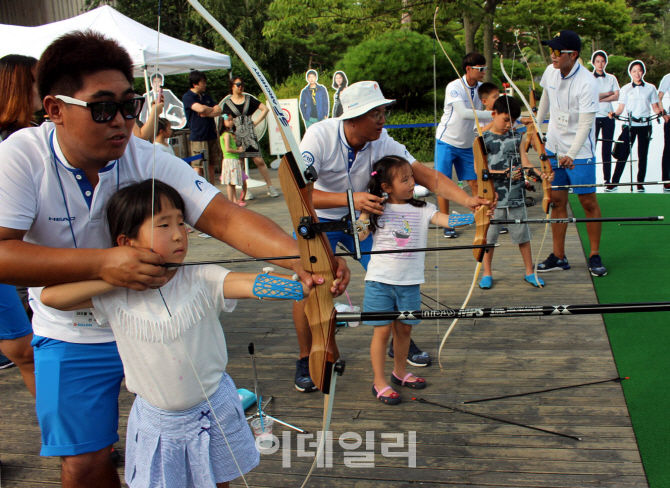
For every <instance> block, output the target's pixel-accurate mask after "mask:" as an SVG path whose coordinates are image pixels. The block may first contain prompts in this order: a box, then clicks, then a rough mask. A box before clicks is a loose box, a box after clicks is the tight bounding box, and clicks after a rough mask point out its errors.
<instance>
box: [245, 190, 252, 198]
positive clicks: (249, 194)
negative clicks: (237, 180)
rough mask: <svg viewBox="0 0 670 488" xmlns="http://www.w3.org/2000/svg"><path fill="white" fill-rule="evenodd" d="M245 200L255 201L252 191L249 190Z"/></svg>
mask: <svg viewBox="0 0 670 488" xmlns="http://www.w3.org/2000/svg"><path fill="white" fill-rule="evenodd" d="M244 199H245V200H253V199H254V194H253V193H251V190H247V194H246V195H245V196H244Z"/></svg>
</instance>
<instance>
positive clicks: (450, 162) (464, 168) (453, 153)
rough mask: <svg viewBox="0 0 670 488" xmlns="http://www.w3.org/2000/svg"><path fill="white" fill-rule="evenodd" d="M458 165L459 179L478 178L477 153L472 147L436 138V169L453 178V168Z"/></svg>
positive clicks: (457, 173)
mask: <svg viewBox="0 0 670 488" xmlns="http://www.w3.org/2000/svg"><path fill="white" fill-rule="evenodd" d="M452 166H455V167H456V176H458V181H468V180H476V179H477V173H475V155H474V153H473V152H472V148H471V147H470V148H460V147H454V146H452V145H451V144H447V143H446V142H442V141H440V140H437V139H436V140H435V169H436V170H437V171H439V172H440V173H442V174H443V175H444V176H446V177H447V178H449V179H450V180H453V178H452V177H451V175H452V173H451V168H452Z"/></svg>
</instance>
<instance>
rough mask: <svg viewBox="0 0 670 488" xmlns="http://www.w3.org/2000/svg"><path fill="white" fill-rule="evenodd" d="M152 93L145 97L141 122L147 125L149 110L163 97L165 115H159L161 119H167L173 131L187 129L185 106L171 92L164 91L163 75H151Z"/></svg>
mask: <svg viewBox="0 0 670 488" xmlns="http://www.w3.org/2000/svg"><path fill="white" fill-rule="evenodd" d="M150 81H151V91H150V92H149V94H148V95H147V94H146V93H145V94H144V95H143V96H144V98H146V99H147V101H146V103H145V104H144V107H142V112H141V113H140V121H141V122H142V123H143V124H146V122H147V117H148V116H149V109H150V108H151V105H152V104H153V103H154V101H156V100H157V99H160V97H161V95H162V97H163V101H164V102H165V105H164V107H163V113H160V114H158V115H159V116H160V117H165V118H166V119H168V121H169V122H170V127H172V129H183V128H184V127H186V116H185V114H184V104H183V103H182V101H181V100H180V99H179V97H177V96H176V95H175V94H174V93H172V91H171V90H165V89H163V83H164V81H165V78H164V76H163V74H162V73H154V74H153V75H151V78H150Z"/></svg>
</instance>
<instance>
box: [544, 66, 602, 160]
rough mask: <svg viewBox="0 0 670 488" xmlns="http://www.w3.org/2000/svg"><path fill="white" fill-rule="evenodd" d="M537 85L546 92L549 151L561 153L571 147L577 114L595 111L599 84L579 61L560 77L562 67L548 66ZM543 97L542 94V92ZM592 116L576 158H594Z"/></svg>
mask: <svg viewBox="0 0 670 488" xmlns="http://www.w3.org/2000/svg"><path fill="white" fill-rule="evenodd" d="M540 86H541V87H542V88H544V93H545V94H548V95H549V103H550V106H549V112H550V118H549V129H548V131H547V142H546V144H545V146H546V148H547V150H548V151H551V152H552V153H555V154H558V155H559V156H564V155H566V154H567V153H568V150H569V149H570V147H571V146H572V143H573V141H574V140H575V135H576V134H577V126H578V124H579V114H580V113H596V112H597V111H598V107H599V105H600V95H599V93H598V84H597V83H596V80H595V78H594V76H593V73H591V72H590V71H588V70H587V69H586V68H584V66H582V65H581V64H579V63H578V62H577V63H575V65H574V66H573V67H572V70H571V71H570V74H569V75H568V76H566V77H565V78H563V75H561V70H559V69H556V68H554V67H553V66H552V65H549V66H547V69H546V70H544V74H543V75H542V81H540ZM543 96H544V95H543ZM594 135H595V119H594V120H593V125H592V126H591V132H590V133H589V136H588V137H587V138H586V141H584V144H583V145H582V147H581V148H580V149H579V152H578V153H577V155H576V157H575V159H588V158H593V157H594V151H595V146H596V141H595V137H594Z"/></svg>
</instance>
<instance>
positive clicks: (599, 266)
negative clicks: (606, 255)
mask: <svg viewBox="0 0 670 488" xmlns="http://www.w3.org/2000/svg"><path fill="white" fill-rule="evenodd" d="M589 271H590V272H591V275H592V276H605V275H606V274H607V268H606V267H605V266H603V260H602V259H600V254H594V255H593V256H591V257H590V258H589Z"/></svg>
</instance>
